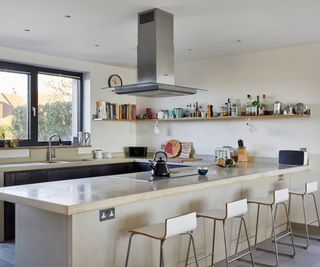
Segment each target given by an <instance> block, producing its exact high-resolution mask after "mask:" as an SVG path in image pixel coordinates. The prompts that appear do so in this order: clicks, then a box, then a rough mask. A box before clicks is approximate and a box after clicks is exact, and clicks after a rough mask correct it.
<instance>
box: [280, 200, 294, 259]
mask: <svg viewBox="0 0 320 267" xmlns="http://www.w3.org/2000/svg"><path fill="white" fill-rule="evenodd" d="M282 204H283V206H284V209H285V212H286V215H287V220H288V222H289V232H290V237H291V244H292V250H293V255H292V257H294V256H295V255H296V248H295V245H294V241H293V233H292V227H291V222H290V215H289V212H288V209H287V205H286V203H284V202H283V203H282Z"/></svg>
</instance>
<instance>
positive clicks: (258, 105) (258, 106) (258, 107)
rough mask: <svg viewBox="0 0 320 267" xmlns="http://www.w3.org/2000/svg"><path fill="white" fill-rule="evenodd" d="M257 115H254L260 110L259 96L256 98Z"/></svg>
mask: <svg viewBox="0 0 320 267" xmlns="http://www.w3.org/2000/svg"><path fill="white" fill-rule="evenodd" d="M256 105H257V114H256V115H259V114H260V108H261V103H260V96H257V104H256Z"/></svg>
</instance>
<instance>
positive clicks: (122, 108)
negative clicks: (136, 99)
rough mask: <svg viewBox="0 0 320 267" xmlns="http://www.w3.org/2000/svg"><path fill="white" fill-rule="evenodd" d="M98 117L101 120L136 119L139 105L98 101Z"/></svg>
mask: <svg viewBox="0 0 320 267" xmlns="http://www.w3.org/2000/svg"><path fill="white" fill-rule="evenodd" d="M96 108H97V119H101V120H135V119H136V118H137V105H135V104H115V103H109V102H106V101H97V102H96Z"/></svg>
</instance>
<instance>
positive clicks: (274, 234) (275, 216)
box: [271, 203, 279, 242]
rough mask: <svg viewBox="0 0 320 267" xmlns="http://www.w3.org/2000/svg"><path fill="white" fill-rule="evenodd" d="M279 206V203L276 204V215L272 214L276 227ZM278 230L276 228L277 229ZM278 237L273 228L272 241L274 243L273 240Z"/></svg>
mask: <svg viewBox="0 0 320 267" xmlns="http://www.w3.org/2000/svg"><path fill="white" fill-rule="evenodd" d="M278 205H279V203H277V204H276V208H275V211H274V215H272V214H271V216H273V218H274V219H273V220H274V225H275V226H276V222H277V213H278ZM275 228H276V227H275ZM274 236H276V233H274V232H273V228H272V232H271V239H272V242H274V240H273V237H274Z"/></svg>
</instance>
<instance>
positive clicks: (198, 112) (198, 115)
mask: <svg viewBox="0 0 320 267" xmlns="http://www.w3.org/2000/svg"><path fill="white" fill-rule="evenodd" d="M200 116H201V113H200V110H199V103H198V102H196V115H195V117H197V118H198V117H200Z"/></svg>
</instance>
